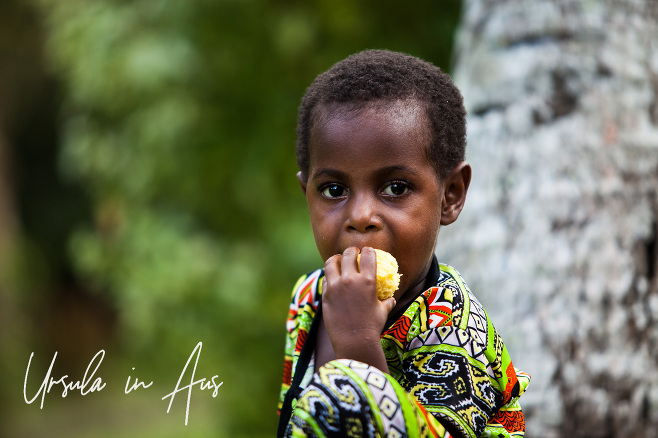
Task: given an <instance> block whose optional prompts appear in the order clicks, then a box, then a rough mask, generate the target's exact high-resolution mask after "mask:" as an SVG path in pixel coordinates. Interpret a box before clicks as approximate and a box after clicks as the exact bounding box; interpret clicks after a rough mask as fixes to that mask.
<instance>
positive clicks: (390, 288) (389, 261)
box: [357, 249, 402, 300]
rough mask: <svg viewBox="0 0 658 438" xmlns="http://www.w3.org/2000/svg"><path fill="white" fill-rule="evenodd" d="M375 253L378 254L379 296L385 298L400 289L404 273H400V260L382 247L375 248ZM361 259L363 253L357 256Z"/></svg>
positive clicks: (358, 259)
mask: <svg viewBox="0 0 658 438" xmlns="http://www.w3.org/2000/svg"><path fill="white" fill-rule="evenodd" d="M375 254H376V255H377V298H379V299H380V300H385V299H387V298H389V297H392V296H393V294H394V293H395V291H396V290H398V286H400V276H401V275H402V274H398V261H397V260H395V257H393V256H392V255H391V254H389V253H387V252H386V251H384V250H381V249H375ZM360 260H361V254H359V255H358V256H357V261H360Z"/></svg>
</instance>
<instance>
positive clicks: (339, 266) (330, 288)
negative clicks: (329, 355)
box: [322, 247, 395, 372]
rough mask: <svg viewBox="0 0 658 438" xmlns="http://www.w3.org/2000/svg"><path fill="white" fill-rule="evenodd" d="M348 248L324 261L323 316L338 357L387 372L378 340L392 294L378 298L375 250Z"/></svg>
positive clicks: (391, 306) (389, 308)
mask: <svg viewBox="0 0 658 438" xmlns="http://www.w3.org/2000/svg"><path fill="white" fill-rule="evenodd" d="M358 253H359V249H358V248H356V247H350V248H347V249H346V250H345V251H344V252H343V254H342V255H341V254H337V255H335V256H333V257H330V258H329V259H328V260H327V261H326V263H325V265H324V273H325V281H326V287H325V288H324V291H323V293H322V316H323V319H324V324H325V327H326V330H327V333H328V335H329V338H330V339H331V345H332V346H333V349H334V353H335V354H336V357H337V358H347V359H355V360H359V361H361V362H364V363H367V364H370V365H372V366H375V367H377V368H379V369H380V370H382V371H384V372H388V366H387V364H386V358H385V357H384V352H383V350H382V347H381V343H380V336H381V332H382V330H383V329H384V324H386V319H387V318H388V314H389V312H390V311H391V310H393V307H395V298H392V297H391V298H388V299H386V300H384V301H380V300H379V299H377V276H376V269H377V257H376V255H375V250H374V249H372V248H369V247H365V248H363V249H362V250H361V266H360V268H359V265H358V264H357V255H358Z"/></svg>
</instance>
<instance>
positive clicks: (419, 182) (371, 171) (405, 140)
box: [298, 103, 443, 298]
mask: <svg viewBox="0 0 658 438" xmlns="http://www.w3.org/2000/svg"><path fill="white" fill-rule="evenodd" d="M322 119H323V121H322V122H321V123H319V124H318V126H314V127H313V129H312V131H311V137H310V142H309V144H310V156H309V158H310V164H309V169H308V179H307V180H306V181H304V180H302V177H301V173H300V174H298V176H299V178H300V182H301V185H302V189H303V191H304V193H305V195H306V200H307V202H308V208H309V213H310V218H311V226H312V228H313V234H314V236H315V242H316V244H317V247H318V250H319V252H320V256H321V257H322V259H323V260H324V261H326V260H327V259H328V258H329V257H331V256H333V255H334V254H341V253H342V252H343V251H344V250H345V249H346V248H348V247H350V246H356V247H358V248H363V247H364V246H370V247H373V248H378V249H383V250H385V251H388V252H390V253H391V254H393V256H394V257H395V258H396V259H397V260H398V263H399V265H400V273H401V274H402V278H401V283H400V288H399V289H398V292H396V294H395V296H396V298H398V297H399V296H400V295H401V294H402V293H404V292H405V291H406V290H408V289H411V288H413V287H415V286H418V283H420V282H423V281H424V278H425V275H426V274H427V270H428V269H429V265H430V262H431V259H432V254H433V252H434V247H435V244H436V239H437V236H438V232H439V225H440V223H441V211H442V203H443V201H442V199H443V186H442V182H441V181H440V180H439V177H438V175H437V172H436V169H435V168H434V166H433V165H432V164H431V163H430V161H429V160H428V158H427V150H428V147H429V143H428V142H429V140H428V135H427V128H426V119H425V115H424V112H423V111H422V110H421V109H419V108H418V106H417V105H414V104H411V105H409V104H407V105H404V104H402V103H400V104H399V105H392V106H389V107H383V106H382V105H380V106H379V107H376V108H366V109H364V110H362V111H360V112H358V113H357V114H353V113H349V112H347V111H345V110H341V109H340V107H339V108H338V109H337V110H334V111H332V112H331V113H330V114H329V115H328V116H325V117H323V118H322Z"/></svg>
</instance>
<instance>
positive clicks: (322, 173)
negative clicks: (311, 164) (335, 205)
mask: <svg viewBox="0 0 658 438" xmlns="http://www.w3.org/2000/svg"><path fill="white" fill-rule="evenodd" d="M394 172H403V173H409V174H411V175H418V172H416V171H415V170H413V169H411V168H410V167H407V166H403V165H393V166H386V167H382V168H381V169H377V170H376V171H375V176H377V177H382V176H385V175H388V174H391V173H394ZM321 177H330V178H343V177H345V173H344V172H341V171H340V170H337V169H331V168H322V169H319V170H318V171H317V172H314V173H313V178H314V179H315V178H321Z"/></svg>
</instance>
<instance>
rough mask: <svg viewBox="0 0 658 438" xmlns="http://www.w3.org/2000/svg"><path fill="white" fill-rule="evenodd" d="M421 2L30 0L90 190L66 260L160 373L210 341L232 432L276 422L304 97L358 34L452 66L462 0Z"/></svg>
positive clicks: (131, 346)
mask: <svg viewBox="0 0 658 438" xmlns="http://www.w3.org/2000/svg"><path fill="white" fill-rule="evenodd" d="M421 3H422V4H418V5H414V6H413V9H411V8H408V9H403V10H400V8H399V6H396V7H394V6H393V4H391V5H387V4H383V3H381V2H347V1H328V0H318V1H315V2H290V1H274V2H258V1H214V0H205V1H204V0H200V1H190V0H169V1H152V0H134V1H109V0H106V1H101V0H97V1H83V0H69V1H59V0H51V1H49V0H40V1H38V2H37V3H36V4H37V5H38V6H39V8H40V9H41V10H42V12H43V14H44V17H45V19H46V23H47V28H48V45H47V50H46V52H47V55H48V56H49V59H50V61H51V65H52V66H53V69H54V71H55V72H56V73H57V74H58V75H59V77H60V78H61V79H62V83H63V87H64V89H65V97H66V98H65V102H66V104H65V107H64V108H63V109H62V123H63V126H64V132H65V134H64V139H63V150H62V153H61V163H60V164H61V169H62V171H63V172H64V174H65V175H66V176H67V177H68V178H70V179H71V180H73V181H77V182H78V183H80V184H82V185H83V186H84V187H85V188H86V190H87V191H88V193H89V195H90V197H91V199H92V202H93V206H94V222H93V224H90V226H89V227H87V228H85V229H79V230H78V231H77V232H76V233H75V235H74V237H73V238H72V240H71V242H70V249H71V257H72V259H73V261H74V263H75V265H76V267H77V270H78V273H79V275H80V276H82V277H83V278H84V279H85V281H86V282H88V284H90V285H91V286H92V287H93V288H94V290H97V291H98V292H99V293H105V294H108V295H109V296H110V297H112V301H113V303H115V305H116V307H117V309H118V310H119V315H120V318H121V325H120V326H121V345H122V346H123V348H124V353H125V354H126V356H128V357H130V355H137V354H138V355H139V357H144V358H147V359H143V361H144V362H145V363H147V364H150V366H152V367H157V368H158V370H161V371H162V372H163V373H166V372H167V371H166V368H168V367H169V368H171V366H170V364H171V363H175V364H178V363H179V362H181V361H184V360H185V359H186V358H187V356H188V355H189V353H190V352H191V350H192V348H193V347H194V345H195V344H196V342H198V341H200V340H201V341H204V346H206V345H208V346H209V347H208V348H204V352H203V357H202V361H204V362H206V363H211V364H216V365H217V368H218V369H221V370H222V371H223V372H224V373H225V374H224V375H223V376H222V378H224V380H225V381H226V385H225V387H224V388H222V394H221V398H222V399H223V400H224V401H223V403H222V408H221V409H223V410H224V412H223V413H222V415H221V419H220V420H219V421H220V423H221V424H219V425H218V427H220V428H221V430H223V431H224V432H225V433H226V434H227V435H228V436H238V435H244V436H248V435H255V434H259V433H263V434H266V435H271V433H270V432H271V431H273V430H274V427H275V422H276V417H275V415H274V413H273V412H274V408H275V404H276V399H277V391H278V381H279V379H280V372H281V364H282V357H281V349H282V341H283V332H282V330H283V323H284V318H285V313H286V307H287V301H288V298H289V291H290V288H291V287H292V285H293V283H294V281H295V279H296V278H297V276H298V275H300V274H302V273H304V272H306V271H309V270H311V269H314V268H316V267H318V266H319V265H320V259H319V257H318V256H317V253H316V250H315V245H314V243H313V238H312V235H311V232H310V227H309V225H308V224H307V215H306V211H305V209H306V206H305V204H304V200H303V197H302V196H301V193H300V191H299V187H298V184H297V181H296V178H295V173H296V167H295V157H294V142H295V137H294V130H295V124H296V109H297V105H298V103H299V100H300V98H301V96H302V95H303V92H304V89H305V87H306V86H307V85H308V84H309V83H310V82H311V81H312V79H313V78H314V76H315V75H317V74H318V73H320V72H321V71H324V70H326V69H327V68H328V67H329V66H330V65H331V64H333V63H334V62H336V61H338V60H340V59H342V58H344V57H345V56H347V55H348V54H350V53H353V52H355V51H358V50H361V49H364V48H390V49H393V50H402V51H406V52H409V53H412V54H415V55H418V56H420V57H422V58H425V59H428V60H430V61H433V62H434V63H435V64H437V65H439V66H441V67H442V68H444V69H447V64H448V60H449V56H450V49H451V47H452V31H453V28H454V25H455V23H456V20H457V15H458V12H459V6H460V4H459V2H457V1H444V2H421ZM210 346H211V347H210ZM148 358H150V359H148ZM176 367H178V365H176V366H175V367H174V369H176ZM209 369H210V370H212V366H210V367H209Z"/></svg>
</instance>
